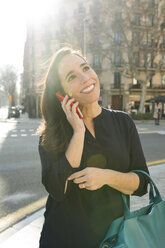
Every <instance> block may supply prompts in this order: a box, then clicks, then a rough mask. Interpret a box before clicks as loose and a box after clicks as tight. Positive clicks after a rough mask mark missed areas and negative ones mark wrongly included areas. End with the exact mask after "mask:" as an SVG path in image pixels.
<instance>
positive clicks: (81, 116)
mask: <svg viewBox="0 0 165 248" xmlns="http://www.w3.org/2000/svg"><path fill="white" fill-rule="evenodd" d="M56 96H57V98H58V99H59V100H60V101H61V102H62V101H63V99H64V96H62V95H60V94H59V93H58V92H57V93H56ZM73 104H74V103H73V102H72V103H71V106H73ZM76 112H77V114H78V116H79V117H80V119H83V114H82V113H81V110H80V109H79V107H78V106H77V107H76Z"/></svg>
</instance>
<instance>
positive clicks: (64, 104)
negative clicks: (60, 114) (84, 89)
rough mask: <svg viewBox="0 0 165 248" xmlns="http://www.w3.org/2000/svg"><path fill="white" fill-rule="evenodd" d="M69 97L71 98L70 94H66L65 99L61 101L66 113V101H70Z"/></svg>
mask: <svg viewBox="0 0 165 248" xmlns="http://www.w3.org/2000/svg"><path fill="white" fill-rule="evenodd" d="M68 98H69V96H68V95H66V96H65V97H64V99H63V101H62V102H61V104H62V108H63V110H64V112H65V113H66V107H65V106H66V103H67V101H68Z"/></svg>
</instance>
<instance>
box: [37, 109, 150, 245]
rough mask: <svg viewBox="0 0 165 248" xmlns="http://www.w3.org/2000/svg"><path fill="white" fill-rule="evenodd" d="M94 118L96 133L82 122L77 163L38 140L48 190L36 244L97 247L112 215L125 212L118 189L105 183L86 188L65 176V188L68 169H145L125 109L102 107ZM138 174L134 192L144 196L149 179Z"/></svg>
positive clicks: (117, 215) (43, 174) (70, 170)
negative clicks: (57, 156) (53, 155)
mask: <svg viewBox="0 0 165 248" xmlns="http://www.w3.org/2000/svg"><path fill="white" fill-rule="evenodd" d="M93 121H94V129H95V136H96V138H94V137H93V136H92V134H91V133H90V132H89V130H88V129H87V128H86V132H85V140H84V149H83V155H82V160H81V164H80V167H79V168H72V167H71V165H70V164H69V162H68V161H67V158H66V156H65V154H63V155H62V156H61V157H60V159H58V160H53V159H52V158H51V157H50V156H49V154H48V153H47V152H46V151H45V150H44V149H43V147H42V146H41V145H40V144H39V154H40V158H41V164H42V183H43V185H44V186H45V188H46V190H47V191H48V193H49V196H48V200H47V204H46V211H45V214H44V216H45V221H44V225H43V229H42V232H41V238H40V248H98V247H99V244H100V243H101V241H102V240H103V238H104V236H105V234H106V232H107V230H108V227H109V225H110V224H111V223H112V221H113V220H114V219H116V218H118V217H120V216H122V215H123V201H122V198H121V192H119V191H117V190H115V189H113V188H111V187H109V186H108V185H104V186H103V187H102V188H100V189H98V190H94V191H90V190H87V189H80V188H79V187H78V185H77V184H75V183H74V182H73V181H69V182H68V187H67V192H66V194H64V188H65V182H66V179H67V178H68V177H69V176H70V175H71V174H73V173H74V172H76V171H79V170H82V169H84V168H85V167H89V166H91V167H98V168H104V169H112V170H115V171H120V172H129V171H131V170H134V169H140V170H144V171H146V172H148V168H147V166H146V162H145V158H144V154H143V151H142V147H141V144H140V140H139V136H138V133H137V130H136V127H135V125H134V122H133V121H132V119H131V118H130V117H129V115H127V114H126V113H124V112H121V111H114V110H108V109H105V108H102V112H101V114H99V115H98V116H97V117H95V118H94V119H93ZM75 152H76V151H75ZM137 174H138V176H139V178H140V185H139V188H138V189H137V190H136V191H135V192H134V195H138V196H142V195H144V194H145V193H146V192H147V183H148V181H147V178H146V177H145V176H144V175H143V174H141V173H137ZM128 201H129V196H128Z"/></svg>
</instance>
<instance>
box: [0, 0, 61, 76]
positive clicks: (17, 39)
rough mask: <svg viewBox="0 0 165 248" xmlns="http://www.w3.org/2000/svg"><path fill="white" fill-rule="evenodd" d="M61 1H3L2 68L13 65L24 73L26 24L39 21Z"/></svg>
mask: <svg viewBox="0 0 165 248" xmlns="http://www.w3.org/2000/svg"><path fill="white" fill-rule="evenodd" d="M59 1H60V0H2V1H1V3H0V67H3V66H5V65H7V64H10V65H13V66H14V67H15V68H16V69H17V72H18V74H20V73H22V72H23V52H24V45H25V40H26V23H27V22H28V21H29V20H30V21H32V22H36V21H39V20H40V19H41V17H42V16H43V15H44V14H45V13H48V12H49V8H51V5H52V4H53V3H55V2H57V3H58V2H59Z"/></svg>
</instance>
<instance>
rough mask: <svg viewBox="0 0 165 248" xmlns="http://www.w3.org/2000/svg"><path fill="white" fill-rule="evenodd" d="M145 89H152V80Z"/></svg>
mask: <svg viewBox="0 0 165 248" xmlns="http://www.w3.org/2000/svg"><path fill="white" fill-rule="evenodd" d="M147 88H149V89H152V79H150V81H149V82H148V83H147Z"/></svg>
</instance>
